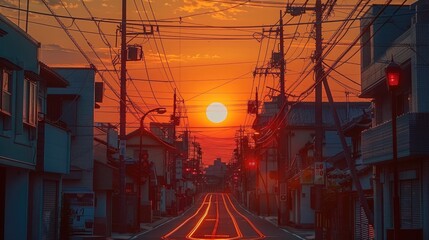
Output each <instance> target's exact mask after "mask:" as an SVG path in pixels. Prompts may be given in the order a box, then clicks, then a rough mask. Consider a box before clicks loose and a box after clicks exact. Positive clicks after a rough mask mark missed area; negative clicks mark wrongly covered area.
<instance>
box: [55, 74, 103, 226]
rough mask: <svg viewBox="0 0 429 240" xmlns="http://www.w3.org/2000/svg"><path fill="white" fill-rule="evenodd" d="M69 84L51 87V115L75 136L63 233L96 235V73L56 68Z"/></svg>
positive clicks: (65, 191) (65, 194)
mask: <svg viewBox="0 0 429 240" xmlns="http://www.w3.org/2000/svg"><path fill="white" fill-rule="evenodd" d="M53 70H54V71H55V73H57V74H58V75H60V76H63V77H64V78H65V79H66V80H67V81H68V82H69V86H68V87H67V88H49V89H48V97H47V99H48V102H49V103H50V104H49V105H48V109H47V114H48V115H49V116H50V117H51V119H52V120H53V121H55V122H62V123H63V124H64V125H65V126H66V127H67V129H69V130H70V134H71V150H70V158H71V160H70V173H69V174H67V175H65V176H64V177H63V188H62V191H61V193H62V197H63V208H65V209H66V210H67V209H68V210H69V211H66V212H67V213H69V216H64V218H63V219H62V220H63V221H67V220H69V222H68V223H64V226H65V227H64V228H65V229H63V232H69V233H70V234H93V233H94V222H95V199H96V196H95V192H94V144H93V142H94V107H95V106H96V105H95V104H96V103H95V70H94V69H92V68H54V69H53Z"/></svg>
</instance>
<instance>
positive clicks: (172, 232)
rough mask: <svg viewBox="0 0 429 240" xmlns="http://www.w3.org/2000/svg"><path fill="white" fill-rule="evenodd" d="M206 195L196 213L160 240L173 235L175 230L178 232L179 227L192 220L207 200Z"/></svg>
mask: <svg viewBox="0 0 429 240" xmlns="http://www.w3.org/2000/svg"><path fill="white" fill-rule="evenodd" d="M207 197H208V194H206V196H205V197H204V200H203V202H202V203H201V206H200V207H199V208H198V210H197V211H195V213H194V215H192V216H191V217H189V218H188V219H186V220H185V221H184V222H183V223H182V224H180V225H179V226H177V227H176V228H175V229H173V230H172V231H171V232H169V233H167V234H166V235H164V236H163V237H162V239H166V238H168V237H169V236H171V235H172V234H174V233H175V232H176V231H177V230H179V229H180V228H181V227H183V225H185V224H186V223H187V222H189V221H190V220H191V219H192V218H194V217H195V216H197V214H198V213H199V212H200V211H201V209H202V208H203V207H204V205H206V200H207ZM210 198H211V197H210Z"/></svg>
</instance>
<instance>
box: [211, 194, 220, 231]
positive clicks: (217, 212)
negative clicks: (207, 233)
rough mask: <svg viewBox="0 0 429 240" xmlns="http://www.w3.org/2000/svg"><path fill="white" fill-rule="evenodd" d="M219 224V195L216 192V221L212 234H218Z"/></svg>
mask: <svg viewBox="0 0 429 240" xmlns="http://www.w3.org/2000/svg"><path fill="white" fill-rule="evenodd" d="M218 226H219V195H218V194H216V222H215V225H214V227H213V231H212V235H216V231H217V227H218Z"/></svg>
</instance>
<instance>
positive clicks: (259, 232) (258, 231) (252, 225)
mask: <svg viewBox="0 0 429 240" xmlns="http://www.w3.org/2000/svg"><path fill="white" fill-rule="evenodd" d="M226 196H227V197H228V200H229V203H230V204H231V206H232V207H233V208H234V210H235V212H236V213H238V214H239V215H240V216H241V217H242V218H244V219H245V220H246V221H247V223H249V225H250V226H251V227H252V228H253V230H255V232H256V233H257V234H258V235H259V238H265V235H264V234H263V233H262V232H261V231H260V230H259V229H258V228H256V227H255V225H254V224H253V223H252V222H251V221H250V220H249V218H247V217H246V216H244V215H243V214H242V213H241V212H239V211H238V210H237V208H235V206H234V204H233V203H232V201H231V198H230V197H229V195H226Z"/></svg>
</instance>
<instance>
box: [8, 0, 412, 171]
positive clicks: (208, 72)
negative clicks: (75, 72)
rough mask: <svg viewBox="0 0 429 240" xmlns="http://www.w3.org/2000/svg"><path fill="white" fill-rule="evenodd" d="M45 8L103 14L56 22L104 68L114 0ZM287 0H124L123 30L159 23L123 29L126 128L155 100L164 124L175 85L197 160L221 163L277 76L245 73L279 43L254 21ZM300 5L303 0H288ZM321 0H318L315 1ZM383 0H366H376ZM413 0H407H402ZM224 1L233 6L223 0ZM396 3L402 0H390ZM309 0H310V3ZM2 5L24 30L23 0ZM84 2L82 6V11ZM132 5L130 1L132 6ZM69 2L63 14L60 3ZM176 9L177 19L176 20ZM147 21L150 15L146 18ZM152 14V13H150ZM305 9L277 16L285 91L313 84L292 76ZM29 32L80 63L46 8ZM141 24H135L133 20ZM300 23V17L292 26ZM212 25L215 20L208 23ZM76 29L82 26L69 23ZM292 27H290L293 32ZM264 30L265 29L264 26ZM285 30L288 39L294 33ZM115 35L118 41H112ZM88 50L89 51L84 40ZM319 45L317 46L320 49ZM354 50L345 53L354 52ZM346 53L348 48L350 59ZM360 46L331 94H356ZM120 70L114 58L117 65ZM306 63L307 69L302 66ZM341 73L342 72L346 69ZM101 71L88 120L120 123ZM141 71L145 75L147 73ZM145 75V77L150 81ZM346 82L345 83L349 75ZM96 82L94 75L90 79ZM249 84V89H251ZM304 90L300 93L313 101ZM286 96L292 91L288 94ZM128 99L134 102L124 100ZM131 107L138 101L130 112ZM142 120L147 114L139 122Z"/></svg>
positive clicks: (305, 41) (342, 9) (273, 17)
mask: <svg viewBox="0 0 429 240" xmlns="http://www.w3.org/2000/svg"><path fill="white" fill-rule="evenodd" d="M49 2H50V6H51V7H52V9H53V10H54V11H55V13H56V14H57V15H63V16H68V14H69V13H70V14H71V15H72V16H73V17H77V18H84V19H89V18H90V14H92V16H94V17H95V18H96V19H101V20H102V21H101V22H99V24H98V26H97V25H96V24H95V23H94V22H92V21H87V20H80V19H75V20H71V19H65V18H62V20H63V21H64V25H65V26H66V27H68V28H69V30H70V32H71V34H72V35H73V37H74V38H75V39H76V41H77V42H78V44H79V45H80V47H81V48H82V49H83V50H84V51H85V52H86V53H87V54H88V56H89V57H90V58H91V60H92V63H93V64H94V65H95V66H97V68H98V69H99V70H105V69H108V70H112V69H113V65H112V59H115V58H116V56H117V55H116V52H117V51H118V46H119V44H120V38H119V36H118V37H116V36H115V34H116V29H117V27H118V23H117V21H118V20H119V19H120V17H121V1H120V0H84V1H83V2H82V0H63V1H61V0H50V1H49ZM285 2H286V1H268V0H266V1H265V0H261V1H251V2H250V1H232V0H200V1H196V0H180V1H179V0H169V1H166V0H156V1H152V2H151V4H149V2H148V0H128V1H127V4H128V7H127V14H128V19H129V20H130V21H129V23H130V24H129V28H128V32H132V31H141V30H142V29H141V24H142V21H141V19H143V22H144V24H145V25H146V26H149V25H150V24H152V25H158V26H159V33H155V34H154V35H139V36H137V37H136V38H133V39H132V37H131V36H129V37H128V40H129V44H138V45H141V46H143V50H144V55H145V61H139V62H128V64H127V65H128V72H129V76H130V77H131V78H132V80H130V81H128V85H127V91H128V95H129V97H130V98H131V101H132V102H133V103H134V104H133V105H132V104H129V106H130V112H129V113H128V115H127V127H128V130H127V131H128V132H131V131H132V130H134V129H135V128H137V127H138V119H139V117H141V116H142V113H141V112H140V110H142V111H147V110H148V109H152V108H155V107H166V108H167V110H168V112H167V114H165V116H164V115H163V116H154V115H152V116H151V117H153V118H152V120H154V121H159V122H166V121H168V120H169V115H170V114H171V113H172V105H173V91H174V88H176V89H177V91H178V96H179V97H180V99H181V100H184V105H183V104H181V106H180V110H181V112H182V116H186V118H183V119H182V123H181V125H180V127H179V129H178V131H183V130H184V129H186V128H187V129H189V130H190V131H191V135H192V138H194V137H195V138H196V140H197V141H198V142H200V143H201V146H202V148H203V158H204V159H203V160H204V162H205V163H206V164H211V163H212V162H213V160H214V159H215V158H216V157H221V158H222V160H223V161H226V162H228V161H229V160H230V158H231V155H232V150H233V149H234V148H235V140H234V136H235V133H236V131H237V130H238V129H239V128H240V126H244V127H245V128H246V129H247V130H249V131H250V126H251V124H252V121H253V119H254V117H253V116H250V115H247V105H246V104H247V101H248V100H249V99H251V98H254V90H255V89H254V88H255V87H257V86H258V87H259V94H260V99H263V100H266V101H269V100H270V98H269V96H270V95H271V93H270V92H269V89H268V88H267V87H274V88H276V87H277V84H278V80H277V79H274V78H272V77H269V76H268V77H266V78H265V77H263V76H262V77H255V78H254V77H253V74H252V72H253V70H254V69H255V67H262V66H264V64H265V63H267V62H268V60H269V56H270V54H271V51H273V49H274V50H277V46H278V41H276V40H275V39H274V35H271V38H272V39H269V38H267V37H266V38H263V39H262V40H261V32H262V26H264V25H266V26H265V27H264V28H265V30H268V29H269V27H268V25H272V24H275V23H276V22H277V21H278V19H279V14H280V13H279V11H280V10H283V11H284V10H285ZM295 2H296V3H298V4H302V3H303V2H304V1H295ZM322 2H326V1H323V0H322ZM382 2H383V1H372V3H382ZM409 2H410V3H411V2H414V1H409ZM231 3H232V4H231ZM394 3H397V4H398V3H400V2H399V1H394ZM313 4H314V0H312V1H311V0H310V1H309V5H310V6H313ZM355 4H356V1H355V0H343V1H341V0H338V1H337V6H336V7H335V8H334V12H333V14H331V16H330V17H329V18H328V19H327V20H328V21H331V22H325V23H324V24H323V38H324V41H325V42H326V41H328V40H329V39H330V36H332V34H334V33H335V32H336V29H337V28H338V26H339V24H340V23H342V22H341V21H340V22H335V21H334V22H332V21H333V20H343V19H345V18H346V16H347V15H348V14H349V12H350V11H351V10H352V7H353V6H354V5H355ZM0 5H1V6H2V7H0V13H2V14H4V15H6V16H7V17H9V18H10V19H11V20H12V21H13V22H15V23H18V20H17V19H18V18H20V19H21V21H20V22H19V24H20V26H21V27H22V28H25V22H24V20H25V13H23V12H21V13H20V14H18V12H17V11H16V10H11V9H7V8H5V7H4V6H9V7H12V8H14V7H19V6H21V8H25V7H26V0H21V3H20V2H19V1H18V0H0ZM85 5H86V7H87V8H88V9H89V11H90V13H89V12H88V11H87V10H86V8H85ZM136 6H137V7H136ZM30 9H31V10H33V11H36V12H42V13H49V11H48V10H47V8H46V6H44V5H43V3H42V1H31V4H30ZM65 9H67V10H68V12H69V13H68V12H67V11H66V10H65ZM179 17H181V19H180V18H179ZM148 19H149V20H150V21H148ZM154 19H156V20H157V21H154ZM313 20H314V14H313V12H311V11H310V12H307V13H306V14H304V15H302V17H300V16H295V17H292V16H290V15H285V17H284V22H285V23H287V24H286V25H285V28H284V33H285V37H286V40H285V46H286V47H285V48H286V49H287V53H286V64H287V67H286V68H287V72H286V90H287V93H289V94H292V95H299V94H300V93H301V92H302V91H303V90H304V89H306V88H307V87H309V86H310V85H311V84H312V83H313V82H314V79H313V74H309V75H308V77H306V78H302V77H300V75H301V73H302V72H303V70H305V69H306V68H305V67H306V66H307V65H310V66H311V60H310V56H311V54H312V52H313V51H314V40H313V39H312V38H309V36H311V30H312V24H310V23H311V22H312V21H313ZM29 21H30V23H29V31H28V32H29V34H30V35H32V36H33V37H34V38H35V39H36V40H38V41H39V42H41V44H42V47H41V59H42V61H44V62H45V63H47V64H48V65H50V66H58V65H60V66H64V65H67V66H76V65H78V66H88V63H87V62H86V60H85V58H83V57H82V55H81V54H80V53H79V52H78V50H77V48H76V47H75V46H74V45H73V43H72V41H71V40H70V39H69V38H68V37H67V35H66V34H65V32H64V30H63V29H61V28H59V27H58V26H59V25H58V23H57V22H56V21H55V19H54V18H53V17H52V16H45V15H42V14H39V13H31V14H30V17H29ZM131 23H134V24H140V26H139V25H131ZM298 23H299V24H298ZM213 26H219V27H217V28H214V27H213ZM357 27H358V21H356V22H355V23H354V24H352V26H351V29H350V31H349V32H347V34H345V36H344V38H343V39H342V40H341V44H340V45H338V46H336V47H335V49H334V50H333V51H331V52H330V53H329V54H328V55H327V56H326V58H325V62H326V63H327V64H332V62H333V60H335V59H336V58H337V57H338V56H339V54H340V53H342V52H343V51H344V50H345V49H346V47H347V46H348V44H349V43H350V42H352V41H353V40H354V39H355V38H356V36H357V34H358V28H357ZM78 28H79V29H80V30H81V31H82V33H80V32H79V31H76V30H77V29H78ZM294 33H295V34H294ZM266 34H268V33H266ZM292 36H293V37H294V38H292ZM116 43H117V44H116ZM90 46H92V48H93V49H94V51H95V52H96V54H97V55H98V56H97V55H96V54H94V53H93V52H92V51H93V50H92V49H91V47H90ZM328 47H329V46H327V47H326V48H325V49H327V48H328ZM358 49H359V47H354V48H352V51H351V52H353V53H354V52H356V51H358ZM350 56H351V54H348V55H346V57H345V58H344V59H348V58H349V57H350ZM359 56H360V53H359V52H358V53H357V54H356V55H355V56H354V57H352V58H351V59H350V61H348V63H346V64H344V65H342V66H340V67H339V68H337V69H336V70H337V71H338V72H340V73H341V74H339V73H337V72H332V78H331V79H330V84H331V88H332V90H333V93H334V96H335V100H336V101H345V100H346V98H345V96H346V92H350V94H349V97H350V99H349V100H350V101H356V100H358V98H357V97H356V96H357V95H358V94H359V91H360V86H358V85H356V84H355V83H353V82H352V81H355V82H358V83H359V82H360V66H359V61H360V60H359ZM116 67H117V68H118V69H119V64H118V65H116ZM310 69H311V68H307V72H308V71H310ZM344 75H346V76H347V77H348V78H350V79H346V77H344ZM103 76H104V77H105V78H106V80H107V81H108V84H109V85H111V86H112V89H113V90H112V89H110V88H109V87H107V86H106V91H105V94H106V97H105V98H104V102H103V103H102V104H100V105H101V109H99V110H96V112H95V114H96V115H95V116H96V121H99V122H112V123H116V124H117V123H118V121H119V114H118V113H119V104H118V98H117V97H116V96H115V94H114V93H113V91H116V92H119V81H118V76H117V75H116V74H115V73H114V72H112V71H103ZM148 76H149V77H148ZM148 79H150V81H148ZM350 80H352V81H350ZM97 81H101V78H100V77H97ZM252 87H253V89H252ZM313 99H314V98H313V94H311V95H310V96H309V97H308V98H307V99H306V100H307V101H311V100H313ZM291 100H293V99H291ZM211 102H221V103H223V104H225V105H226V106H227V108H228V111H229V112H228V118H227V119H226V120H225V121H224V122H222V123H219V124H214V123H211V122H209V121H208V120H207V118H206V116H205V109H206V107H207V105H208V104H209V103H211ZM132 106H134V108H133V107H132ZM137 108H140V110H138V109H137ZM149 121H150V119H149V116H148V119H147V120H146V123H148V122H149Z"/></svg>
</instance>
